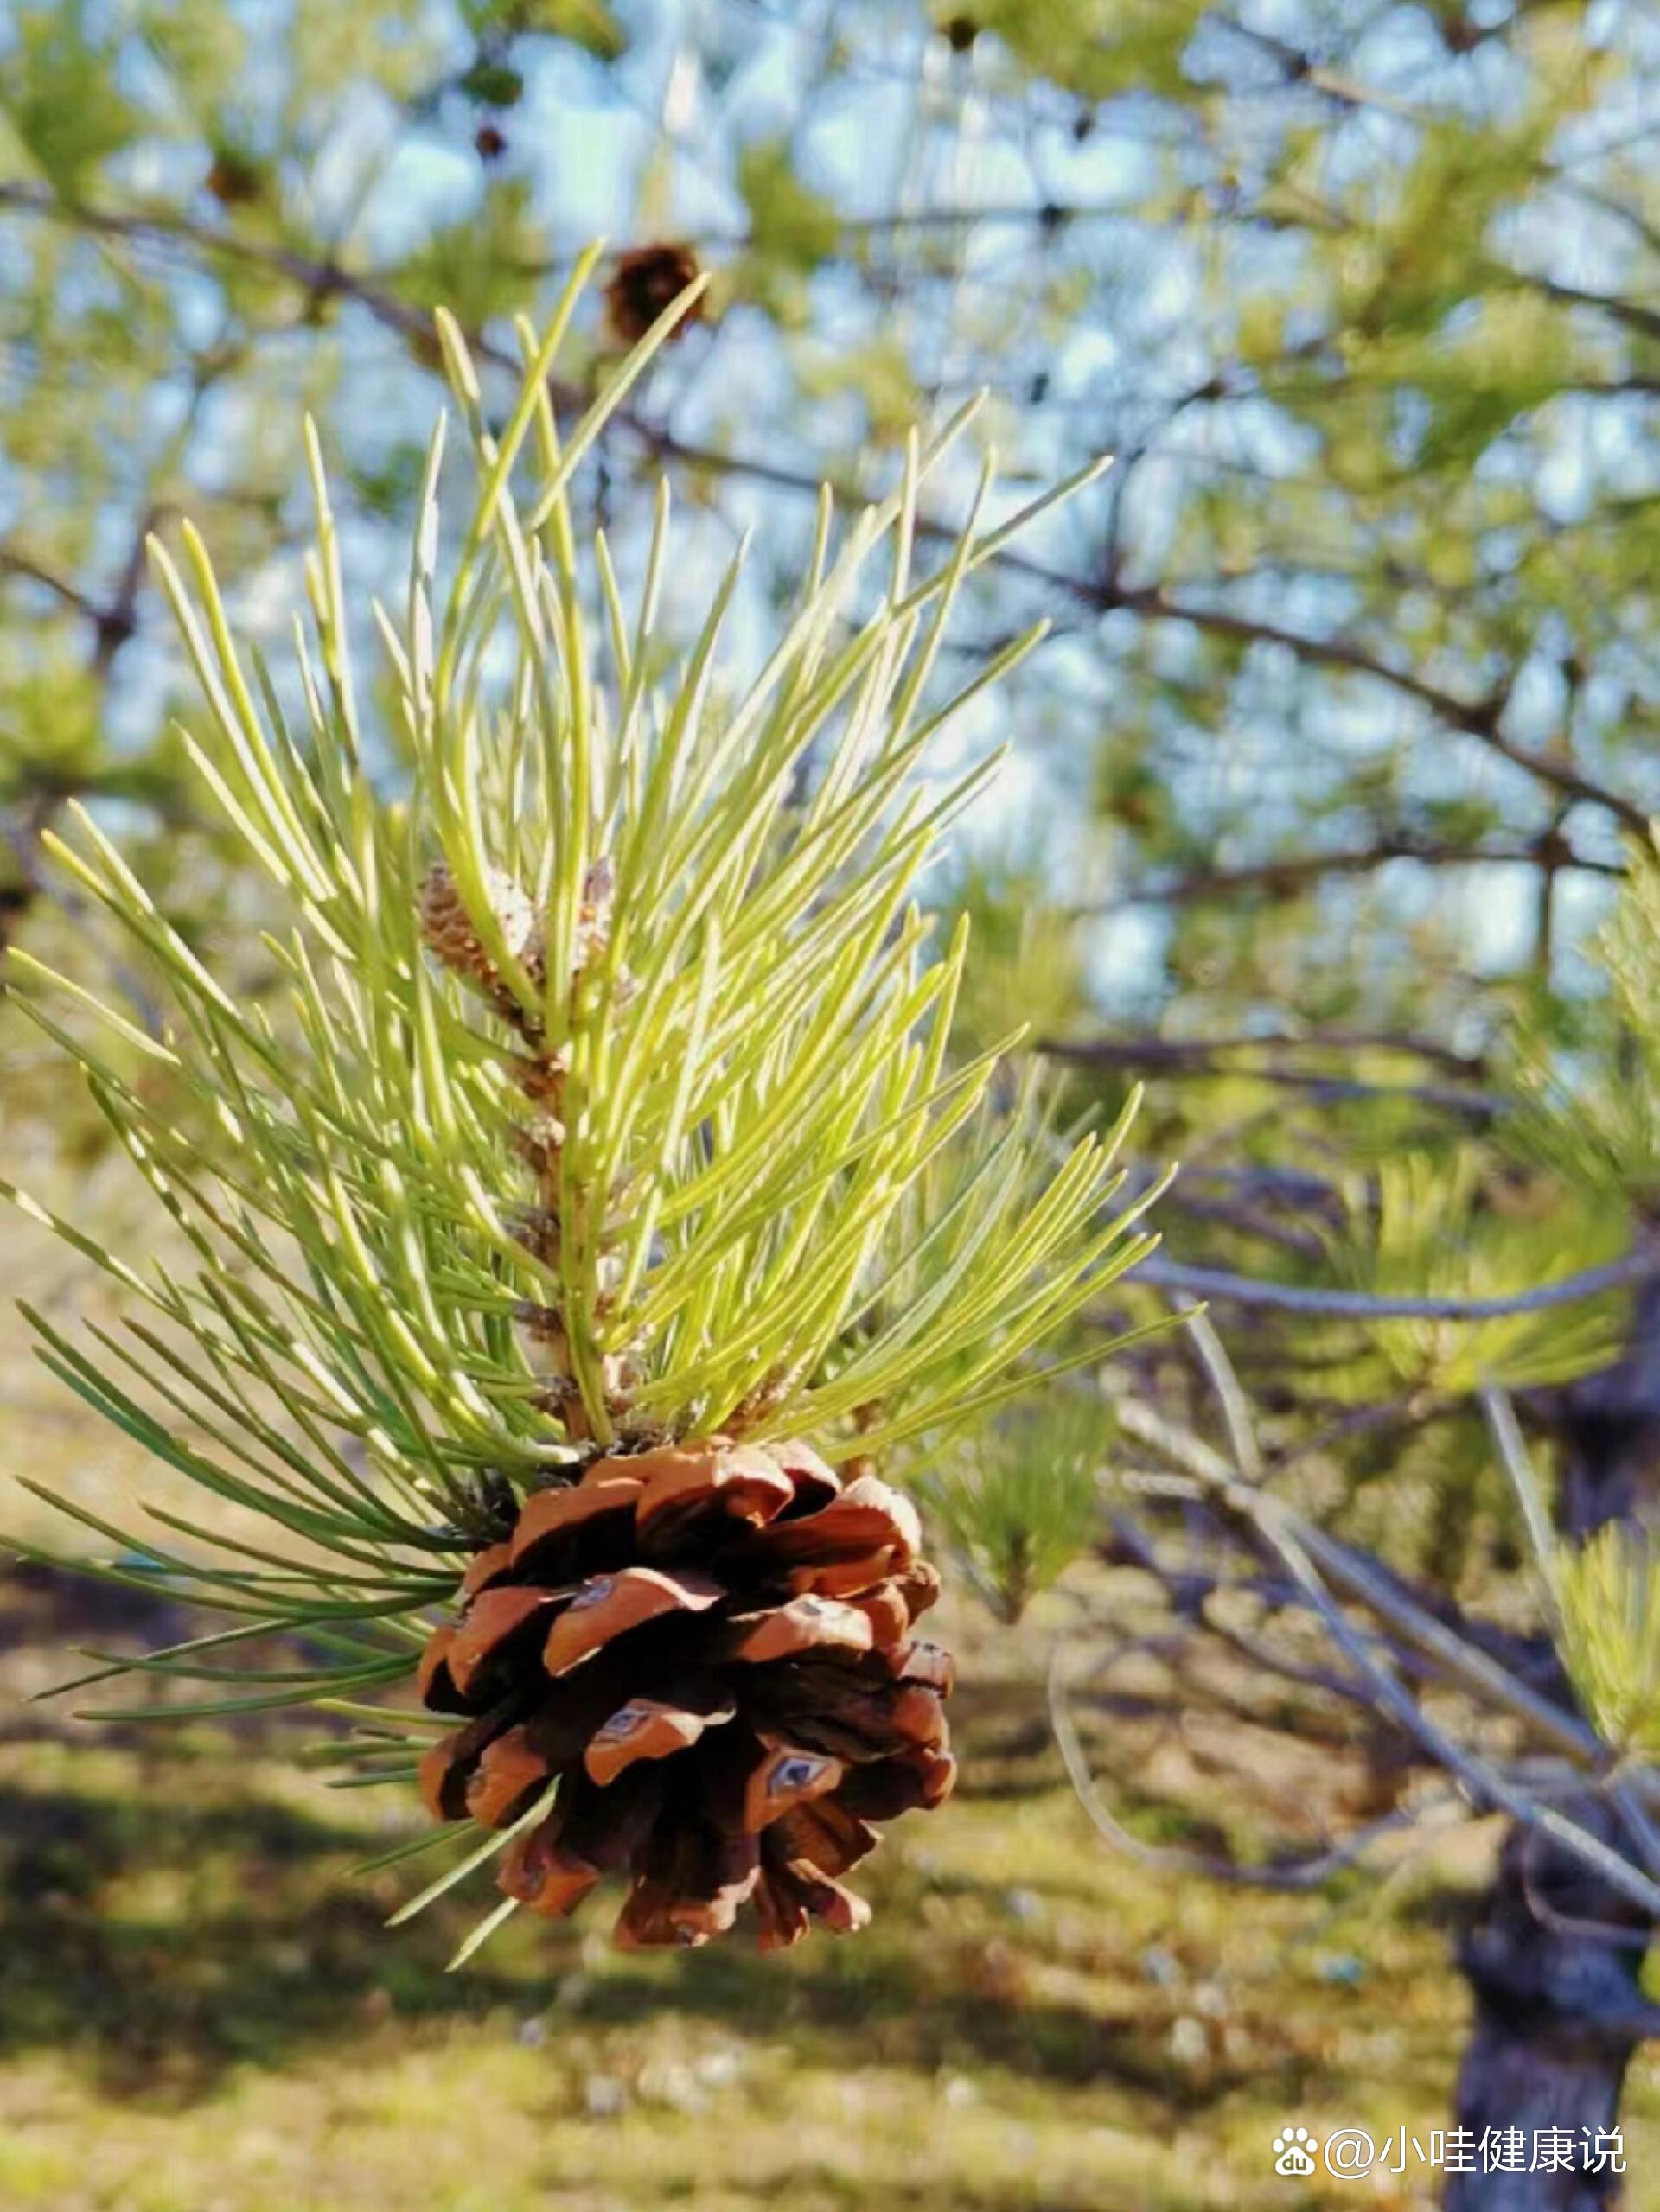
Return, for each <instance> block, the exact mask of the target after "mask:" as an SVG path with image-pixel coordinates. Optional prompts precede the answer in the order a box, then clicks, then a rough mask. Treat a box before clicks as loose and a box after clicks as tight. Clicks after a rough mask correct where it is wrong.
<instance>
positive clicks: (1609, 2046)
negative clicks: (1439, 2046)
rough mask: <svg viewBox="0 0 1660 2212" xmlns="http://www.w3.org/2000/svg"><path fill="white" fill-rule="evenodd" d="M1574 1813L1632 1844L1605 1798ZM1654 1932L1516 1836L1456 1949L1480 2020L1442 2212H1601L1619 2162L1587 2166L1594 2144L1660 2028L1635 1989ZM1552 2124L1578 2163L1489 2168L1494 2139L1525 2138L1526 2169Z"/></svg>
mask: <svg viewBox="0 0 1660 2212" xmlns="http://www.w3.org/2000/svg"><path fill="white" fill-rule="evenodd" d="M1572 1810H1573V1813H1574V1818H1575V1819H1577V1820H1581V1821H1583V1822H1584V1823H1585V1825H1586V1826H1588V1827H1590V1828H1591V1829H1592V1830H1593V1833H1599V1834H1600V1835H1601V1836H1602V1837H1603V1838H1604V1839H1605V1840H1606V1841H1608V1842H1611V1843H1613V1844H1615V1845H1621V1844H1622V1843H1623V1845H1624V1848H1625V1849H1628V1850H1629V1849H1630V1847H1631V1846H1630V1844H1629V1841H1625V1839H1621V1838H1620V1837H1619V1836H1618V1833H1617V1832H1616V1829H1615V1825H1614V1823H1613V1821H1612V1820H1611V1819H1610V1817H1609V1815H1608V1813H1607V1809H1606V1807H1605V1806H1603V1805H1602V1804H1601V1802H1600V1801H1597V1800H1594V1799H1593V1800H1588V1801H1586V1802H1584V1803H1581V1804H1580V1805H1577V1806H1574V1807H1573V1808H1572ZM1649 1935H1650V1928H1649V1927H1648V1926H1647V1924H1646V1923H1645V1922H1644V1917H1643V1914H1642V1911H1641V1909H1640V1908H1638V1907H1637V1906H1634V1905H1633V1904H1631V1902H1630V1901H1629V1900H1628V1899H1627V1898H1625V1896H1622V1895H1621V1894H1620V1892H1619V1891H1618V1890H1611V1889H1609V1888H1608V1886H1607V1884H1606V1883H1604V1882H1603V1881H1602V1880H1601V1879H1600V1878H1599V1877H1598V1876H1596V1875H1594V1874H1593V1873H1592V1872H1591V1871H1590V1870H1589V1869H1588V1868H1587V1867H1586V1866H1584V1865H1582V1864H1581V1862H1580V1860H1579V1859H1577V1858H1574V1857H1573V1856H1572V1855H1571V1854H1570V1853H1568V1852H1564V1851H1562V1850H1561V1849H1560V1848H1559V1847H1558V1846H1557V1845H1554V1844H1552V1843H1550V1842H1549V1840H1548V1839H1547V1838H1545V1837H1542V1836H1541V1835H1539V1834H1537V1833H1535V1832H1531V1831H1525V1830H1522V1829H1514V1830H1512V1832H1511V1833H1510V1837H1509V1838H1508V1839H1507V1840H1506V1843H1505V1846H1504V1853H1503V1856H1502V1858H1501V1860H1500V1864H1499V1871H1498V1877H1497V1881H1496V1882H1495V1884H1494V1885H1493V1890H1492V1893H1491V1896H1489V1898H1488V1900H1487V1902H1486V1904H1485V1906H1484V1909H1483V1911H1482V1913H1481V1916H1480V1918H1479V1919H1478V1922H1476V1924H1475V1925H1474V1926H1473V1927H1472V1928H1470V1929H1469V1930H1468V1932H1467V1933H1466V1935H1465V1939H1464V1941H1463V1943H1462V1945H1461V1946H1460V1951H1459V1964H1460V1965H1461V1966H1462V1967H1463V1968H1464V1971H1465V1975H1466V1976H1467V1977H1468V1979H1469V1981H1470V1983H1471V1986H1472V1989H1473V1990H1474V1992H1475V1998H1476V2021H1475V2028H1474V2031H1473V2033H1472V2037H1471V2040H1470V2045H1469V2048H1468V2049H1467V2050H1466V2051H1465V2058H1464V2064H1463V2067H1462V2069H1461V2071H1460V2073H1459V2090H1458V2106H1457V2114H1456V2118H1457V2123H1458V2125H1459V2127H1461V2128H1463V2129H1465V2130H1466V2131H1467V2133H1466V2135H1465V2138H1464V2139H1462V2140H1463V2144H1464V2153H1463V2155H1464V2158H1465V2161H1466V2163H1465V2167H1464V2170H1463V2171H1456V2172H1453V2171H1449V2173H1448V2175H1447V2183H1446V2208H1447V2212H1603V2208H1604V2207H1606V2206H1607V2205H1609V2204H1612V2202H1615V2200H1616V2199H1617V2197H1618V2194H1619V2187H1620V2177H1619V2175H1618V2172H1617V2171H1614V2170H1613V2166H1612V2162H1611V2163H1609V2164H1593V2154H1592V2151H1591V2148H1590V2146H1593V2145H1597V2144H1599V2141H1600V2140H1601V2139H1602V2138H1603V2136H1604V2134H1605V2132H1606V2131H1609V2130H1612V2129H1613V2128H1615V2127H1616V2126H1618V2117H1619V2099H1620V2092H1621V2090H1622V2088H1624V2086H1625V2069H1626V2068H1627V2067H1628V2066H1629V2065H1630V2063H1631V2053H1632V2052H1633V2050H1635V2049H1636V2048H1637V2046H1638V2043H1641V2042H1642V2041H1643V2040H1644V2038H1645V2037H1649V2036H1652V2035H1655V2034H1657V2033H1660V2007H1656V2006H1654V2005H1649V2004H1646V2003H1645V2002H1644V1998H1643V1995H1642V1992H1641V1990H1640V1988H1639V1986H1638V1981H1639V1977H1640V1975H1641V1973H1642V1968H1643V1955H1644V1950H1645V1948H1646V1947H1647V1942H1648V1938H1649ZM1553 2128H1559V2129H1566V2130H1567V2131H1568V2132H1570V2133H1571V2134H1572V2136H1573V2137H1574V2141H1575V2144H1576V2145H1577V2146H1578V2147H1577V2148H1576V2150H1575V2151H1574V2157H1573V2162H1572V2164H1567V2165H1561V2166H1556V2165H1553V2164H1551V2163H1550V2162H1549V2161H1548V2160H1546V2161H1542V2163H1541V2164H1540V2169H1539V2171H1536V2172H1526V2171H1524V2172H1519V2173H1518V2172H1513V2171H1505V2170H1504V2169H1503V2168H1501V2169H1499V2170H1497V2171H1484V2168H1485V2166H1486V2164H1487V2163H1488V2159H1487V2157H1486V2156H1484V2148H1485V2145H1488V2144H1489V2143H1491V2144H1495V2145H1497V2144H1500V2143H1504V2142H1506V2141H1508V2142H1509V2143H1510V2144H1511V2145H1514V2144H1515V2142H1516V2137H1515V2135H1514V2134H1513V2133H1511V2132H1510V2131H1514V2130H1517V2129H1519V2130H1520V2131H1521V2137H1522V2140H1523V2143H1524V2144H1525V2145H1526V2149H1525V2151H1523V2153H1522V2163H1523V2164H1531V2163H1532V2161H1533V2158H1534V2156H1535V2139H1536V2138H1537V2137H1538V2136H1539V2134H1540V2132H1541V2131H1542V2130H1546V2129H1553ZM1514 2155H1515V2154H1514V2151H1512V2154H1511V2156H1512V2158H1513V2157H1514ZM1471 2161H1473V2163H1468V2162H1471ZM1506 2164H1507V2165H1508V2164H1510V2159H1507V2160H1506Z"/></svg>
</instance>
